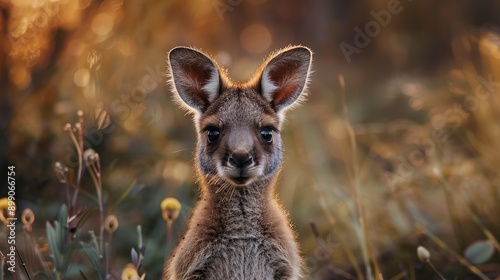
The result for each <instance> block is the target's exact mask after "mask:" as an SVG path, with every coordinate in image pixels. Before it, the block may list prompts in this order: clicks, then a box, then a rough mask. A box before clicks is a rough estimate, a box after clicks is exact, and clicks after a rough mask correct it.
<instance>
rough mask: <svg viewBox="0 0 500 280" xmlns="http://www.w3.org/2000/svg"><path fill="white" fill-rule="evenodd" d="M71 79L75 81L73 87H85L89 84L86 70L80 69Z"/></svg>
mask: <svg viewBox="0 0 500 280" xmlns="http://www.w3.org/2000/svg"><path fill="white" fill-rule="evenodd" d="M73 79H74V81H75V85H77V86H79V87H85V86H86V85H87V84H88V83H89V80H90V72H89V70H88V69H86V68H80V69H78V70H77V71H76V72H75V76H74V77H73Z"/></svg>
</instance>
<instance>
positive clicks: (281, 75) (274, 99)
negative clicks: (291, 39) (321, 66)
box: [260, 46, 312, 113]
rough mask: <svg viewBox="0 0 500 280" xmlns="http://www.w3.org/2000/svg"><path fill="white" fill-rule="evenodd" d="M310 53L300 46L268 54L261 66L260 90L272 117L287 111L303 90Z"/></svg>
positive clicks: (310, 59)
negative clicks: (273, 111) (272, 110)
mask: <svg viewBox="0 0 500 280" xmlns="http://www.w3.org/2000/svg"><path fill="white" fill-rule="evenodd" d="M311 61H312V51H311V50H310V49H309V48H307V47H303V46H294V47H288V48H286V49H284V50H280V51H278V52H276V53H275V54H272V55H271V56H270V57H269V59H268V60H267V61H266V62H265V63H264V66H263V70H262V76H261V78H260V88H261V94H262V96H263V97H264V98H265V99H266V100H267V101H269V102H270V103H271V106H272V107H273V109H274V110H275V111H276V113H280V112H282V111H283V110H284V109H286V108H289V107H290V106H292V105H293V104H294V103H296V102H297V101H298V100H300V97H301V96H302V95H304V94H303V92H304V90H305V88H306V87H307V82H308V79H309V73H310V69H311Z"/></svg>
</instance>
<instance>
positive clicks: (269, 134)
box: [260, 127, 273, 143]
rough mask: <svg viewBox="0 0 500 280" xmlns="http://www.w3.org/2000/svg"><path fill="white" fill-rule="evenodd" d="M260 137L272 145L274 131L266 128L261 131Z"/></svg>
mask: <svg viewBox="0 0 500 280" xmlns="http://www.w3.org/2000/svg"><path fill="white" fill-rule="evenodd" d="M260 137H261V138H262V140H264V141H265V142H267V143H272V142H273V130H272V129H270V128H268V127H265V128H263V129H261V130H260Z"/></svg>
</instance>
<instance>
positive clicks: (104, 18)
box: [92, 13, 114, 35]
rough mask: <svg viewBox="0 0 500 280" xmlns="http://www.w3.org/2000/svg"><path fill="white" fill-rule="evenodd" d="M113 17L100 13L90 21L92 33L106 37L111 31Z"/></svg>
mask: <svg viewBox="0 0 500 280" xmlns="http://www.w3.org/2000/svg"><path fill="white" fill-rule="evenodd" d="M113 25H114V22H113V17H111V15H109V14H107V13H100V14H98V15H97V16H96V17H95V18H94V19H93V20H92V31H94V33H96V34H98V35H106V34H108V33H109V32H111V30H113Z"/></svg>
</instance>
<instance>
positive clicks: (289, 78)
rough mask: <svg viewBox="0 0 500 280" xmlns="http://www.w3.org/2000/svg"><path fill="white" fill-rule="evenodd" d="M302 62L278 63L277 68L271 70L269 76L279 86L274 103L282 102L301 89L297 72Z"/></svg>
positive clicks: (274, 95) (274, 96)
mask: <svg viewBox="0 0 500 280" xmlns="http://www.w3.org/2000/svg"><path fill="white" fill-rule="evenodd" d="M299 67H300V64H299V63H298V62H295V61H291V62H289V63H283V64H281V65H277V66H276V67H275V69H273V70H271V71H270V72H269V78H270V80H271V81H273V83H274V84H275V85H277V86H278V88H277V89H276V91H275V92H274V94H273V101H272V103H273V104H274V105H277V104H280V103H282V102H283V101H285V100H286V99H288V98H290V97H291V96H292V95H293V94H296V93H297V90H299V84H298V81H297V80H298V77H297V72H298V69H299Z"/></svg>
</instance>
